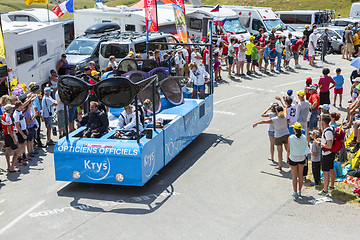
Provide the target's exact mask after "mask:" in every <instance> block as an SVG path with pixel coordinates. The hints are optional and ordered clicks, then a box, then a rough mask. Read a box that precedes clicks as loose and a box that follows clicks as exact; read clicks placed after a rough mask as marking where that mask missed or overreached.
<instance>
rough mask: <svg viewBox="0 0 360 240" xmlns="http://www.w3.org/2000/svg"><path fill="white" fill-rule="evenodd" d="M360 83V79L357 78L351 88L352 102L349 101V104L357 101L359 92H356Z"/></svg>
mask: <svg viewBox="0 0 360 240" xmlns="http://www.w3.org/2000/svg"><path fill="white" fill-rule="evenodd" d="M359 83H360V77H358V78H355V80H354V83H353V84H352V86H351V90H350V96H351V100H350V101H349V103H353V102H355V101H357V100H356V99H357V98H358V96H359V95H358V92H357V90H356V86H357V85H359Z"/></svg>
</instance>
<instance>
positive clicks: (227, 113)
mask: <svg viewBox="0 0 360 240" xmlns="http://www.w3.org/2000/svg"><path fill="white" fill-rule="evenodd" d="M213 112H214V113H220V114H225V115H230V116H234V115H235V113H233V112H226V111H218V110H214V111H213Z"/></svg>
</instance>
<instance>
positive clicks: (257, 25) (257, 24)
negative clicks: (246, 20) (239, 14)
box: [252, 18, 264, 31]
mask: <svg viewBox="0 0 360 240" xmlns="http://www.w3.org/2000/svg"><path fill="white" fill-rule="evenodd" d="M260 28H264V25H263V24H262V22H261V21H260V20H259V19H255V18H254V19H253V21H252V29H253V30H256V31H259V29H260Z"/></svg>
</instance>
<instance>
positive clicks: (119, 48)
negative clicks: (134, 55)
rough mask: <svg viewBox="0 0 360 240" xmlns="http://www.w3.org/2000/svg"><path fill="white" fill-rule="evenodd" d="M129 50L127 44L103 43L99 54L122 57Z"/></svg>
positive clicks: (106, 56)
mask: <svg viewBox="0 0 360 240" xmlns="http://www.w3.org/2000/svg"><path fill="white" fill-rule="evenodd" d="M128 52H129V45H127V44H104V45H102V46H101V49H100V54H101V56H103V57H104V58H109V57H110V56H115V58H124V57H126V55H127V54H128Z"/></svg>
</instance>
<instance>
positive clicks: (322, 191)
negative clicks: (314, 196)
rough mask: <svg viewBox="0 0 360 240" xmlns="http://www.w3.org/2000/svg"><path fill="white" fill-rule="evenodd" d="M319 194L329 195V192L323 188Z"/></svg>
mask: <svg viewBox="0 0 360 240" xmlns="http://www.w3.org/2000/svg"><path fill="white" fill-rule="evenodd" d="M318 194H319V195H321V196H329V192H325V191H324V189H323V190H321V191H320V192H319V193H318Z"/></svg>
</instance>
